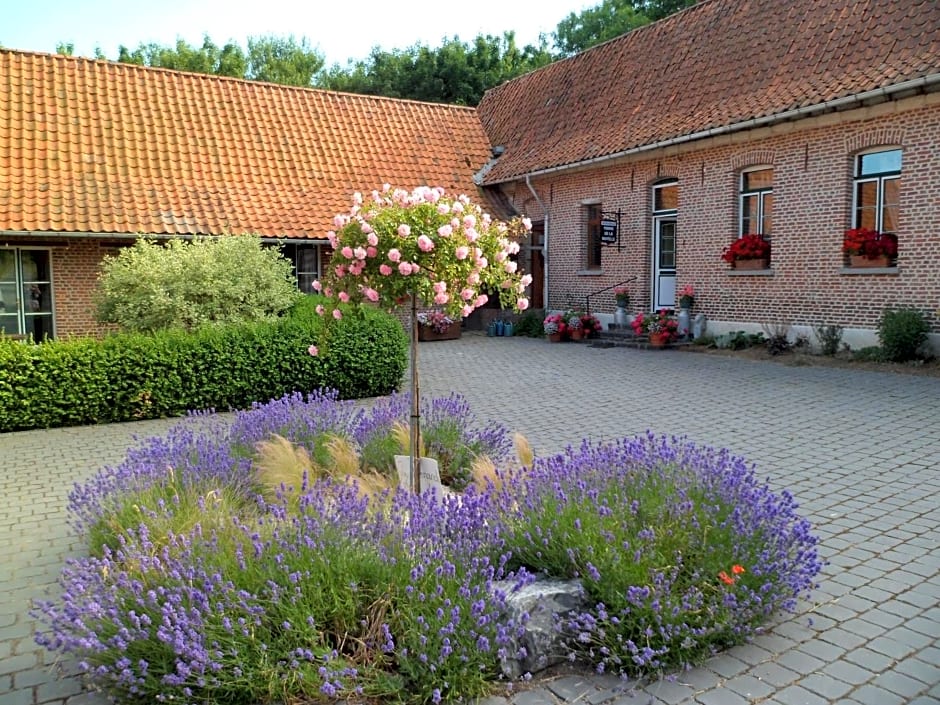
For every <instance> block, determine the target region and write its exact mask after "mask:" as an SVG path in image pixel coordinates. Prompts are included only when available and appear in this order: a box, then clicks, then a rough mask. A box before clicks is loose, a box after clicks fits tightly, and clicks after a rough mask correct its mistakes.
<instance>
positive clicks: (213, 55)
mask: <svg viewBox="0 0 940 705" xmlns="http://www.w3.org/2000/svg"><path fill="white" fill-rule="evenodd" d="M117 60H118V61H120V62H121V63H125V64H137V65H139V66H154V67H159V68H165V69H176V70H177V71H191V72H193V73H206V74H215V75H217V76H233V77H235V78H244V77H245V73H246V71H247V68H248V60H247V58H246V57H245V53H244V52H243V51H242V49H241V47H239V46H238V45H237V44H233V43H228V44H226V45H225V46H224V47H222V48H219V47H218V46H217V45H216V44H215V43H214V42H213V41H212V40H211V39H210V38H209V35H205V36H204V37H203V42H202V46H201V47H194V46H192V45H191V44H189V43H188V42H186V41H184V40H183V39H177V40H176V46H175V47H165V46H160V45H159V44H155V43H150V44H140V45H139V46H138V47H137V48H136V49H133V50H131V49H128V48H127V47H125V46H124V45H121V46H119V47H118V58H117Z"/></svg>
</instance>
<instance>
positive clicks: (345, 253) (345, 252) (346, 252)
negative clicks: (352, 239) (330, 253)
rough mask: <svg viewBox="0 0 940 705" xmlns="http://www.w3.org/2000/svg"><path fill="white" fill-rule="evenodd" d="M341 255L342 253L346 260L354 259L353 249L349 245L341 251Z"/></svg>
mask: <svg viewBox="0 0 940 705" xmlns="http://www.w3.org/2000/svg"><path fill="white" fill-rule="evenodd" d="M339 253H340V254H341V255H342V256H343V257H345V258H346V259H352V258H353V251H352V248H351V247H350V246H349V245H346V247H344V248H343V249H342V250H340V251H339Z"/></svg>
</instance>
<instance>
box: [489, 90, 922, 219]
mask: <svg viewBox="0 0 940 705" xmlns="http://www.w3.org/2000/svg"><path fill="white" fill-rule="evenodd" d="M937 87H940V73H935V74H930V75H929V76H921V77H920V78H915V79H912V80H910V81H904V82H902V83H897V84H895V85H893V86H887V87H883V88H876V89H874V90H870V91H864V92H863V93H855V94H853V95H849V96H844V97H842V98H835V99H833V100H827V101H826V102H825V103H814V104H813V105H807V106H804V107H802V108H794V109H793V110H787V111H786V112H783V113H774V114H773V115H765V116H763V117H759V118H752V119H750V120H745V121H744V122H736V123H732V124H730V125H722V126H721V127H713V128H710V129H708V130H701V131H699V132H693V133H691V134H688V135H680V136H679V137H670V138H669V139H666V140H661V141H659V142H653V143H651V144H645V145H641V146H639V147H631V148H630V149H624V150H621V151H619V152H614V153H613V154H605V155H603V156H600V157H593V158H591V159H585V160H583V161H579V162H572V163H571V164H562V165H560V166H553V167H548V168H547V169H539V170H537V171H530V172H528V173H527V174H525V179H526V184H527V185H528V184H529V178H530V177H532V176H545V175H546V174H557V173H559V172H562V171H570V170H572V169H580V168H583V167H586V166H592V165H595V164H602V163H604V162H608V161H613V160H615V159H621V158H623V157H628V156H632V155H635V154H643V153H644V152H652V151H654V150H657V149H662V148H665V147H672V146H674V145H679V144H686V143H688V142H694V141H696V140H701V139H705V138H708V137H718V136H720V135H730V134H733V133H736V132H743V131H745V130H752V129H755V128H758V127H766V126H767V125H772V124H776V123H779V122H786V121H788V120H795V119H798V118H802V117H807V116H809V115H812V114H813V113H820V112H829V111H834V110H839V109H840V108H845V107H846V106H849V105H852V104H862V103H864V102H866V101H870V100H872V99H875V98H878V99H880V100H879V101H878V102H879V103H881V102H886V101H888V100H889V99H890V98H891V96H892V95H894V94H895V93H904V92H906V91H910V90H921V91H922V92H924V93H927V92H929V89H932V88H937ZM520 176H522V174H517V175H516V176H512V177H509V178H506V179H503V180H501V181H494V182H491V183H490V184H487V185H493V186H495V185H497V184H503V183H509V182H511V181H517V180H518V179H519V177H520ZM529 189H530V190H531V189H532V187H531V185H529ZM534 193H535V192H534V191H533V194H534ZM536 200H538V197H536ZM540 205H541V204H540ZM547 233H548V226H547V225H546V237H547Z"/></svg>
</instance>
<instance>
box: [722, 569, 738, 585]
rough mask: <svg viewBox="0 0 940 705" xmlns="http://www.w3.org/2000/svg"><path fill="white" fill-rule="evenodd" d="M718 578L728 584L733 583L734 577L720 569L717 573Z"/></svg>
mask: <svg viewBox="0 0 940 705" xmlns="http://www.w3.org/2000/svg"><path fill="white" fill-rule="evenodd" d="M718 579H719V580H721V582H723V583H726V584H728V585H734V578H732V577H731V576H730V575H728V574H727V573H726V572H725V571H721V572H720V573H719V574H718Z"/></svg>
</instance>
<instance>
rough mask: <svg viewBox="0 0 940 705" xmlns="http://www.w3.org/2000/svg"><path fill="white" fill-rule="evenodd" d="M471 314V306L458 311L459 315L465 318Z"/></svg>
mask: <svg viewBox="0 0 940 705" xmlns="http://www.w3.org/2000/svg"><path fill="white" fill-rule="evenodd" d="M471 313H473V306H470V305H467V306H464V307H463V308H462V309H460V315H461V316H463V317H464V318H466V317H467V316H469V315H470V314H471Z"/></svg>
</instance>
